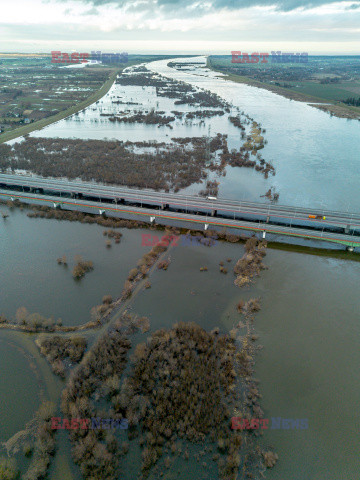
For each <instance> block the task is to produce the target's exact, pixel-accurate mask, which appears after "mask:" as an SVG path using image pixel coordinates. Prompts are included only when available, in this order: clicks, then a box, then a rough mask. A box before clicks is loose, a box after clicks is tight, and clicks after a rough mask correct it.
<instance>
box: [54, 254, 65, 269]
mask: <svg viewBox="0 0 360 480" xmlns="http://www.w3.org/2000/svg"><path fill="white" fill-rule="evenodd" d="M56 261H57V263H58V264H59V265H64V266H65V267H66V266H67V259H66V255H63V256H62V257H59V258H58V259H57V260H56Z"/></svg>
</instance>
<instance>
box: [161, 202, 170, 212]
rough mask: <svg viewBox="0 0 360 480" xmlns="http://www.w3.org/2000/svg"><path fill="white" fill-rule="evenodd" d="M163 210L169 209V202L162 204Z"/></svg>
mask: <svg viewBox="0 0 360 480" xmlns="http://www.w3.org/2000/svg"><path fill="white" fill-rule="evenodd" d="M161 210H169V204H168V203H162V204H161Z"/></svg>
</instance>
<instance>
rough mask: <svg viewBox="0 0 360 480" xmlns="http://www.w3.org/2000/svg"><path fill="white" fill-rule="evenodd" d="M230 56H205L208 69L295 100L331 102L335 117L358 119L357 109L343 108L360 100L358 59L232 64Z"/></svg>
mask: <svg viewBox="0 0 360 480" xmlns="http://www.w3.org/2000/svg"><path fill="white" fill-rule="evenodd" d="M231 60H232V57H231V56H230V55H222V56H221V55H213V56H210V57H208V67H209V68H211V69H213V70H215V71H218V72H222V73H225V74H227V75H228V76H227V77H226V78H227V79H228V80H232V81H234V82H240V83H246V84H248V85H253V86H257V87H260V88H265V89H267V90H271V91H272V92H275V93H278V94H280V95H283V96H285V97H287V98H292V99H294V100H299V101H306V102H309V103H310V102H311V103H318V102H323V103H326V102H328V103H330V104H332V105H333V107H331V108H330V107H329V109H328V110H329V112H331V113H332V114H334V115H336V116H341V117H348V118H358V116H360V108H359V107H353V106H350V105H346V104H345V103H343V102H345V101H346V100H347V99H349V98H359V97H360V57H351V56H342V57H331V56H326V57H325V56H319V57H309V60H308V62H307V63H282V64H281V63H272V62H271V60H270V59H269V61H268V63H264V64H262V63H257V64H246V63H244V64H242V63H241V64H240V63H232V61H231Z"/></svg>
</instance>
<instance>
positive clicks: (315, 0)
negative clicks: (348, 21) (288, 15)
mask: <svg viewBox="0 0 360 480" xmlns="http://www.w3.org/2000/svg"><path fill="white" fill-rule="evenodd" d="M58 1H60V2H66V1H67V0H58ZM78 1H79V2H81V3H85V4H89V5H93V6H95V7H97V6H102V5H110V4H111V5H113V6H114V7H125V6H126V7H131V5H132V4H133V3H134V1H133V0H78ZM210 1H211V4H212V7H211V9H212V10H220V9H223V8H227V9H229V10H241V9H242V8H248V7H255V6H273V7H276V9H277V10H278V11H283V12H288V11H291V10H295V9H297V8H304V9H309V8H313V7H319V6H321V5H329V4H331V3H338V1H339V0H210ZM198 3H199V2H198V1H197V0H157V1H156V5H157V6H158V7H160V8H162V9H166V10H170V9H172V8H176V9H177V10H178V9H180V10H181V9H185V8H186V7H188V6H191V5H196V4H198ZM146 4H147V5H146ZM359 5H360V4H359V3H354V4H353V5H351V7H349V8H351V9H355V8H359ZM147 6H148V7H149V8H151V9H153V8H154V2H151V1H149V0H147V1H146V2H144V4H143V7H142V8H143V9H144V10H146V9H147ZM200 10H201V7H200Z"/></svg>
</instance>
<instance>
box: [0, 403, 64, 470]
mask: <svg viewBox="0 0 360 480" xmlns="http://www.w3.org/2000/svg"><path fill="white" fill-rule="evenodd" d="M54 415H55V405H54V404H53V403H52V402H45V403H43V404H42V405H41V407H40V409H39V411H38V412H37V414H36V417H37V422H38V428H37V432H36V439H35V444H34V450H33V455H32V459H31V463H30V466H29V468H28V470H27V472H26V473H25V474H24V475H23V477H22V478H23V480H40V479H43V478H46V475H47V471H48V468H49V466H50V459H51V457H52V456H53V455H54V453H55V432H56V430H54V429H52V428H51V418H52V417H53V416H54ZM0 478H2V477H0Z"/></svg>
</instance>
